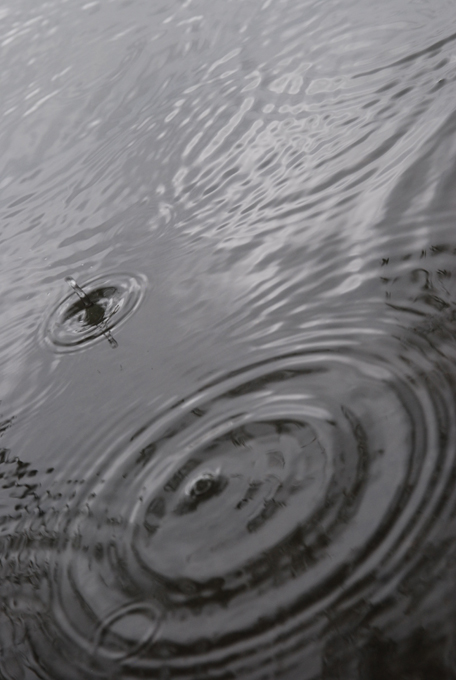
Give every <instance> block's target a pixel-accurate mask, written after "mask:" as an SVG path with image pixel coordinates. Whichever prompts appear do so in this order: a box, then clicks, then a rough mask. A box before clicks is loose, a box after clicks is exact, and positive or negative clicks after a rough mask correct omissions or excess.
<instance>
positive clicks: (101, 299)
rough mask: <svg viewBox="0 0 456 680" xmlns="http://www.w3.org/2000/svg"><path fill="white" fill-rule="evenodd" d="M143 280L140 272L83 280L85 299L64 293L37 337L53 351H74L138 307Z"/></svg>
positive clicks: (89, 343) (106, 331) (98, 337)
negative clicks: (85, 281)
mask: <svg viewBox="0 0 456 680" xmlns="http://www.w3.org/2000/svg"><path fill="white" fill-rule="evenodd" d="M146 285H147V280H146V278H145V277H144V276H143V275H139V274H135V275H131V274H118V273H113V274H110V275H107V276H99V277H97V278H95V279H92V280H90V281H88V282H87V283H84V284H83V287H84V291H85V293H86V294H87V299H88V300H90V302H91V303H92V304H91V305H90V306H87V304H86V303H85V301H83V300H81V299H80V298H78V297H77V296H76V295H75V294H74V293H70V294H69V295H67V296H66V297H65V298H64V299H63V300H62V301H61V302H60V303H59V304H58V305H57V306H56V307H55V308H54V309H53V310H52V312H51V314H50V315H49V317H48V318H47V319H46V321H45V324H44V326H43V328H42V330H41V338H42V340H43V341H44V343H45V344H46V345H47V346H48V347H50V348H51V349H52V350H53V351H54V352H74V351H76V350H80V349H84V348H85V347H87V346H88V345H91V344H93V343H94V342H97V341H99V340H102V339H103V336H106V335H107V336H108V338H109V337H110V335H108V334H109V333H110V331H112V330H113V329H114V328H116V327H118V326H119V325H120V324H122V323H124V322H125V321H126V320H127V319H128V318H129V317H130V316H131V314H132V313H133V312H134V311H135V310H136V309H137V308H138V306H139V304H140V302H141V300H142V298H143V295H144V292H145V289H146Z"/></svg>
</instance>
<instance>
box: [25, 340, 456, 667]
mask: <svg viewBox="0 0 456 680" xmlns="http://www.w3.org/2000/svg"><path fill="white" fill-rule="evenodd" d="M448 390H452V388H451V385H450V383H449V382H448V381H447V380H446V379H444V378H443V376H442V374H441V373H440V372H438V371H436V372H434V373H432V371H430V372H428V373H427V374H426V375H425V374H424V373H423V371H422V370H421V369H418V368H417V366H416V365H414V364H413V361H412V360H411V359H409V360H408V361H407V362H402V361H401V359H398V360H397V365H396V366H395V367H393V366H391V365H390V366H387V365H386V364H383V362H382V360H381V358H380V357H379V356H377V355H374V354H371V355H367V354H366V355H365V356H364V357H363V356H361V355H360V354H359V353H357V354H356V355H355V354H351V353H350V351H349V350H345V351H344V352H315V353H312V352H309V353H304V354H295V355H290V356H286V357H283V358H279V359H274V360H272V361H267V362H263V363H259V364H257V365H254V366H251V367H249V368H247V369H244V370H241V371H239V372H237V373H234V374H231V375H229V376H225V377H224V378H223V379H221V380H217V381H214V382H213V383H212V384H209V385H207V386H206V387H205V388H203V389H201V390H200V391H199V392H197V393H196V394H194V395H193V396H191V397H189V398H188V399H185V400H182V401H181V402H179V403H178V404H175V405H174V406H173V407H172V408H168V409H165V410H164V412H163V413H161V414H160V415H158V416H156V417H152V415H151V418H152V419H151V421H150V422H149V423H148V424H144V426H143V427H142V428H141V430H140V431H139V432H138V433H137V434H136V435H134V436H133V437H132V438H131V440H130V442H129V443H128V444H127V445H121V444H116V445H114V446H113V447H112V448H111V449H110V450H109V451H107V452H105V454H104V457H103V460H102V462H101V463H100V465H99V466H98V467H97V470H96V471H95V469H94V470H93V471H92V473H91V474H90V479H91V481H90V483H89V484H88V485H85V486H84V487H83V490H82V491H81V494H82V495H80V496H77V497H76V498H75V499H74V505H73V508H74V509H73V510H70V512H67V513H64V514H63V515H62V517H61V519H60V520H59V525H58V527H56V529H57V531H56V533H57V534H58V535H59V536H60V539H59V541H60V542H59V547H58V549H54V550H53V552H52V558H51V562H50V566H49V569H50V573H51V574H52V586H51V591H52V593H53V594H52V597H51V600H50V602H51V604H50V613H48V614H47V615H46V617H43V620H42V624H40V626H38V627H37V628H36V629H35V630H33V631H30V632H29V638H30V642H31V644H32V646H33V647H35V648H36V649H39V655H38V654H37V656H39V657H40V659H41V662H40V663H41V670H42V671H43V665H44V667H46V664H48V663H49V668H47V669H46V668H44V670H47V671H48V672H49V674H50V676H51V677H54V676H55V672H56V671H55V670H54V669H53V665H54V664H56V663H57V656H59V655H60V656H59V658H60V657H61V659H65V663H64V665H63V668H67V670H66V676H65V677H67V678H73V677H74V678H88V677H102V678H108V677H109V678H111V677H151V678H152V677H153V678H162V677H166V678H168V677H170V678H174V677H176V678H177V677H179V678H188V679H189V680H190V679H191V680H194V679H195V678H203V677H208V678H219V677H220V678H222V677H223V678H224V677H240V678H246V679H247V678H248V679H249V680H251V679H252V678H262V677H276V676H286V677H293V676H292V675H288V673H292V670H290V669H293V667H294V666H296V665H300V664H301V665H302V659H303V657H304V656H305V654H306V650H308V652H309V654H310V653H312V654H315V653H316V652H315V650H316V646H315V639H316V637H315V636H316V634H317V632H316V631H317V629H316V626H318V625H319V621H320V622H321V619H322V617H323V614H324V613H325V612H327V611H328V610H329V609H330V608H331V607H332V606H335V603H336V601H337V599H338V598H340V596H341V593H342V592H348V591H349V590H350V588H351V587H355V586H356V588H355V590H356V589H357V590H356V592H357V597H358V598H362V599H369V600H370V601H372V602H374V601H379V600H381V598H382V597H383V596H384V594H386V593H387V592H388V589H390V588H391V587H392V582H393V580H394V582H395V583H396V582H397V580H398V579H400V575H401V574H403V573H405V571H406V570H407V569H408V568H409V566H410V563H411V561H413V559H414V557H413V555H416V554H418V553H419V547H420V545H422V543H423V541H425V540H426V537H427V536H428V535H429V533H430V532H432V527H433V522H434V520H435V519H436V518H438V517H439V515H440V516H441V514H442V512H443V509H442V508H443V507H444V505H445V503H446V502H447V500H446V499H447V498H448V497H449V492H448V488H447V486H448V484H449V483H450V481H449V480H451V479H452V478H453V470H454V464H455V460H454V451H453V450H452V448H451V447H450V446H449V445H448V442H450V441H451V440H452V439H453V440H454V422H455V421H454V419H452V415H451V413H450V409H451V408H452V407H451V406H449V405H450V404H454V395H453V394H451V395H449V394H448ZM412 547H413V550H412V549H411V548H412ZM373 574H375V578H368V577H372V575H373ZM390 574H393V575H394V576H390ZM360 584H361V585H360ZM362 584H367V585H365V586H363V585H362ZM363 588H364V590H363ZM352 590H353V588H352ZM385 596H386V595H385ZM46 645H48V647H49V648H48V652H49V653H47V652H46V649H47V647H46ZM56 649H58V650H59V654H58V655H56V652H55V650H56ZM46 659H47V660H48V661H45V660H46ZM70 661H71V662H70ZM60 663H63V661H61V662H60ZM59 672H63V671H59ZM117 674H119V675H117ZM311 676H312V672H311V667H310V666H309V677H311ZM303 677H304V676H303ZM305 677H307V676H305Z"/></svg>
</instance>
